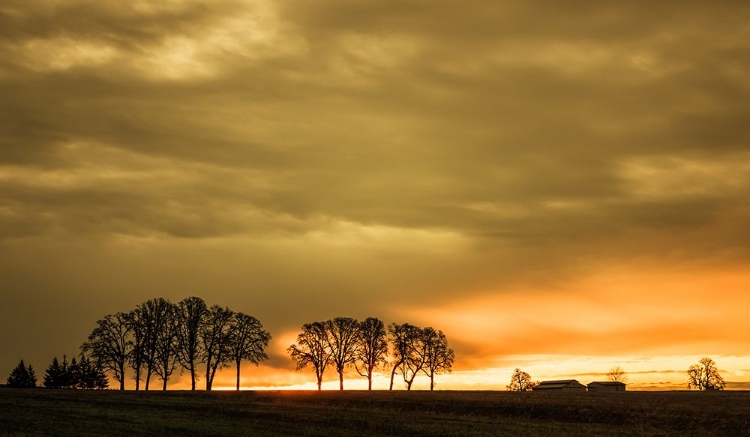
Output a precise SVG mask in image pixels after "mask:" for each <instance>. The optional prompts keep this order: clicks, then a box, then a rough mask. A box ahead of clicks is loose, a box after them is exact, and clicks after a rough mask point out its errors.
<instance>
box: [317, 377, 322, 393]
mask: <svg viewBox="0 0 750 437" xmlns="http://www.w3.org/2000/svg"><path fill="white" fill-rule="evenodd" d="M321 384H323V378H321V377H318V391H320V386H321Z"/></svg>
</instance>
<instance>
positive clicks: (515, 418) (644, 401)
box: [0, 389, 750, 437]
mask: <svg viewBox="0 0 750 437" xmlns="http://www.w3.org/2000/svg"><path fill="white" fill-rule="evenodd" d="M0 435H2V436H128V437H132V436H136V435H149V436H159V435H161V436H168V435H175V436H243V435H247V436H633V435H643V436H685V435H694V436H741V435H750V392H714V393H699V392H625V393H610V394H604V393H579V394H563V393H508V392H481V391H477V392H452V391H437V392H419V391H418V392H404V391H396V392H387V391H375V392H361V391H345V392H320V393H318V392H292V391H288V392H239V393H237V392H213V393H206V392H193V393H191V392H184V391H170V392H131V391H128V392H118V391H101V392H95V391H68V390H44V389H30V390H29V389H26V390H18V389H2V390H0Z"/></svg>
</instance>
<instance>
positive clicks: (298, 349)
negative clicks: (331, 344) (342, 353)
mask: <svg viewBox="0 0 750 437" xmlns="http://www.w3.org/2000/svg"><path fill="white" fill-rule="evenodd" d="M287 352H288V353H289V355H290V356H291V358H292V360H294V362H295V363H296V364H297V370H301V369H304V368H305V367H307V365H308V364H309V365H311V366H312V367H313V370H314V371H315V377H316V378H317V382H318V390H320V389H321V385H322V384H323V374H324V373H325V370H326V367H328V364H330V363H331V357H330V355H329V353H328V330H326V327H325V324H324V323H322V322H313V323H308V324H304V325H302V332H300V333H299V335H297V343H296V344H293V345H291V346H289V348H288V349H287Z"/></svg>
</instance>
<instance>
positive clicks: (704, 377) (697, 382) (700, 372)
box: [687, 357, 726, 391]
mask: <svg viewBox="0 0 750 437" xmlns="http://www.w3.org/2000/svg"><path fill="white" fill-rule="evenodd" d="M687 373H688V384H687V386H688V390H690V389H692V388H696V389H698V390H706V391H708V390H723V389H724V386H726V382H725V381H724V378H722V377H721V375H720V374H719V369H718V367H717V366H716V363H715V362H714V360H712V359H711V358H708V357H706V358H701V360H700V361H699V362H698V364H694V365H692V366H690V368H689V369H688V371H687Z"/></svg>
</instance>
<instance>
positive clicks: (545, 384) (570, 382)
mask: <svg viewBox="0 0 750 437" xmlns="http://www.w3.org/2000/svg"><path fill="white" fill-rule="evenodd" d="M569 386H574V387H575V386H580V387H585V386H584V385H583V384H581V383H580V382H578V381H576V380H575V379H561V380H557V381H542V382H540V383H539V385H537V386H536V387H534V390H544V389H556V388H565V387H569Z"/></svg>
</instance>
